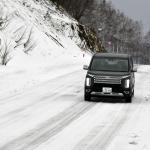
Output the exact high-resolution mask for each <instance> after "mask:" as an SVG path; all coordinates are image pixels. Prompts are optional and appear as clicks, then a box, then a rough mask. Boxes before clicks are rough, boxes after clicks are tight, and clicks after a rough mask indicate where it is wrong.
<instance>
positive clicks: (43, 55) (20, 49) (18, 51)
mask: <svg viewBox="0 0 150 150" xmlns="http://www.w3.org/2000/svg"><path fill="white" fill-rule="evenodd" d="M64 13H65V12H64ZM64 13H63V11H59V10H58V9H57V8H56V6H55V5H54V4H52V3H50V2H49V1H48V0H40V1H38V0H1V1H0V50H1V53H0V57H4V58H5V59H4V62H5V61H6V62H7V61H8V63H7V66H6V67H3V66H0V79H1V80H0V84H1V86H0V90H1V92H2V91H4V92H6V94H7V95H8V92H10V91H11V92H13V93H14V92H16V91H18V90H24V88H26V87H31V86H34V85H36V84H39V82H43V81H46V80H49V79H50V78H55V77H58V76H59V75H63V74H65V73H68V72H72V71H74V70H77V69H81V68H82V65H83V64H84V62H85V60H87V58H89V56H88V55H85V54H84V51H83V50H81V49H80V48H79V47H78V45H79V44H80V43H81V40H80V38H79V36H78V27H77V24H78V23H77V22H76V21H75V20H74V19H73V18H71V17H70V16H69V15H68V14H67V13H65V14H64ZM82 43H83V41H82ZM83 55H84V56H85V57H84V58H83ZM0 63H3V60H2V59H0Z"/></svg>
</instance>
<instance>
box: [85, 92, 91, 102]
mask: <svg viewBox="0 0 150 150" xmlns="http://www.w3.org/2000/svg"><path fill="white" fill-rule="evenodd" d="M84 100H85V101H90V100H91V95H90V94H88V93H84Z"/></svg>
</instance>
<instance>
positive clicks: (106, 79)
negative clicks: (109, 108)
mask: <svg viewBox="0 0 150 150" xmlns="http://www.w3.org/2000/svg"><path fill="white" fill-rule="evenodd" d="M94 83H103V84H121V77H116V76H102V75H95V76H94Z"/></svg>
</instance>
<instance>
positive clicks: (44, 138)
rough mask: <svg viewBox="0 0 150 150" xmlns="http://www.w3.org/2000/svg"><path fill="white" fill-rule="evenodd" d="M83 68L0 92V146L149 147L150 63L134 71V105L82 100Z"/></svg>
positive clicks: (51, 149) (4, 149) (18, 149)
mask: <svg viewBox="0 0 150 150" xmlns="http://www.w3.org/2000/svg"><path fill="white" fill-rule="evenodd" d="M84 77H85V72H84V71H83V70H77V69H75V70H73V71H70V72H66V73H63V74H62V75H60V76H57V77H56V78H50V79H49V80H46V81H42V82H40V84H38V85H36V86H31V87H30V88H25V89H24V90H20V91H17V92H16V93H10V94H9V95H7V96H6V94H5V96H3V93H1V94H0V150H34V149H35V150H149V149H150V144H149V139H150V117H149V114H150V92H149V91H150V66H140V67H139V69H138V72H137V73H136V86H135V97H134V98H133V103H131V104H126V103H123V102H122V101H121V100H120V102H118V100H117V103H114V102H113V101H114V100H115V99H114V100H107V102H104V100H103V99H101V100H100V101H99V102H85V101H84V100H83V85H84Z"/></svg>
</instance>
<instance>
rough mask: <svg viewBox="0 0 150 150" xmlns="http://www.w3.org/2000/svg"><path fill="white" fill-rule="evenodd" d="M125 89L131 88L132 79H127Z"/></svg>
mask: <svg viewBox="0 0 150 150" xmlns="http://www.w3.org/2000/svg"><path fill="white" fill-rule="evenodd" d="M124 87H125V88H129V87H130V79H126V80H125V82H124Z"/></svg>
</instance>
